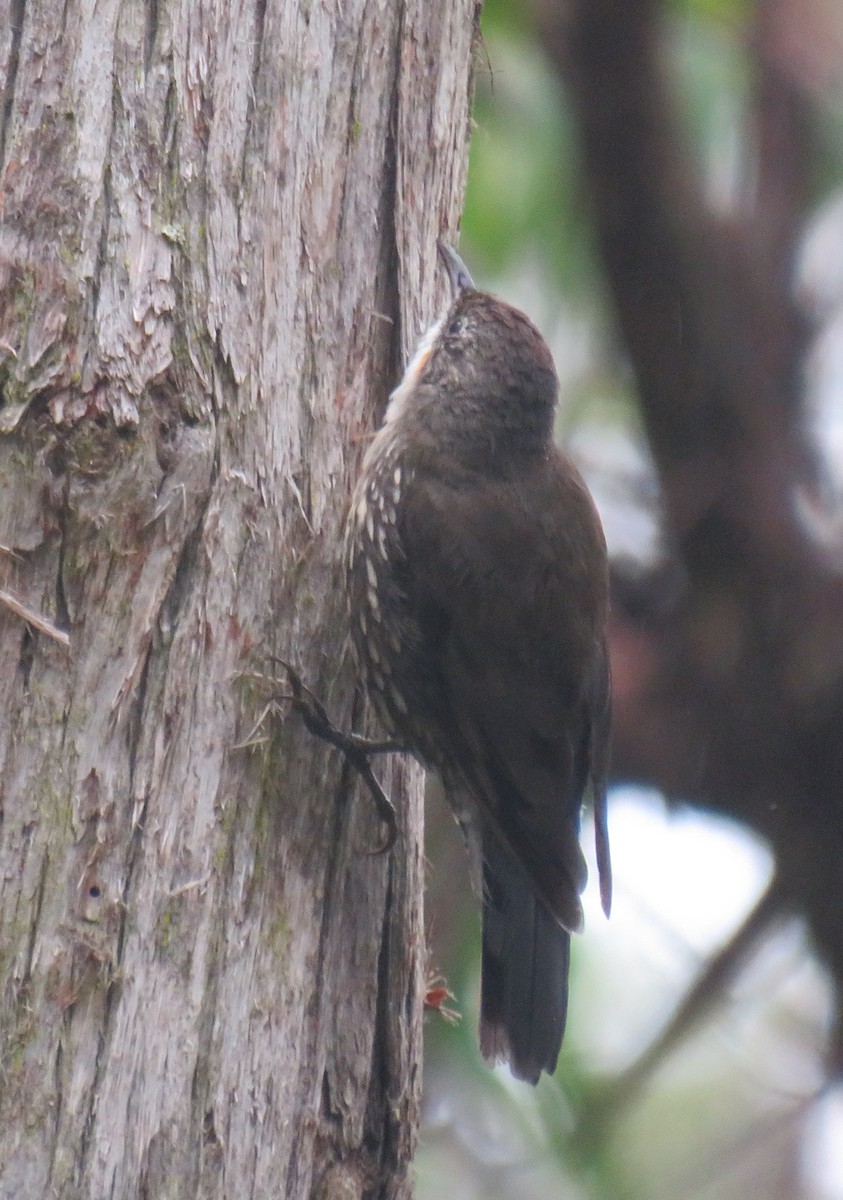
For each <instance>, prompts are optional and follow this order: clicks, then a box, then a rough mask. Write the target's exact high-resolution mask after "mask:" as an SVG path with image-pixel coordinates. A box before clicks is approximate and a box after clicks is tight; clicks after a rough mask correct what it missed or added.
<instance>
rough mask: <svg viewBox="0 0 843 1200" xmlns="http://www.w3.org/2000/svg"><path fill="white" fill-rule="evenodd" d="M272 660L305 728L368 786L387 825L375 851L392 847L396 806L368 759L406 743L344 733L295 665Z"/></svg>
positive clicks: (395, 834) (394, 751) (397, 750)
mask: <svg viewBox="0 0 843 1200" xmlns="http://www.w3.org/2000/svg"><path fill="white" fill-rule="evenodd" d="M273 661H274V662H277V663H278V664H279V666H281V667H283V668H284V670H285V672H286V674H287V679H288V681H289V684H290V689H291V692H292V694H291V696H290V697H289V700H290V703H291V704H292V706H293V708H295V709H296V711H297V712H298V713H299V714H300V716H301V719H302V720H303V721H304V724H305V728H306V729H307V730H308V731H309V732H310V733H312V734H313V735H314V736H315V737H318V738H321V739H322V740H323V741H325V742H328V743H329V745H331V746H335V747H336V748H337V750H339V751H341V753H342V754H344V755H345V758H346V761H347V762H349V763H350V764H351V766H352V767H354V769H355V770H356V771H357V773H358V774H359V775H360V777H361V778H362V780H363V782H364V783H365V784H366V787H367V788H368V789H369V792H370V793H371V796H372V799H373V800H374V802H375V808H376V809H377V813H378V816H379V817H380V819H381V821H382V822H383V824H384V825H385V826H386V837H385V838H384V840H383V842H382V843H381V844H380V845H379V846H378V847H377V848H376V849H375V851H374V853H375V854H384V853H386V851H387V850H391V849H392V847H393V846H394V845H395V840H396V838H397V837H398V824H397V821H396V818H395V808H394V806H393V804H392V801H391V800H390V799H389V797H388V796H387V795H386V793H385V792H384V790H383V788H382V787H381V785H380V784H379V783H378V781H377V779H376V778H375V775H374V772H373V771H372V764H371V762H370V761H369V760H370V759H371V757H372V755H373V754H400V753H403V752H404V751H406V747H405V746H403V745H402V744H401V743H400V742H396V741H391V740H384V741H378V740H375V739H372V738H365V737H361V735H360V734H359V733H343V731H342V730H341V729H337V727H336V725H335V724H334V723H333V721H332V720H331V718H330V717H329V716H328V714H327V712H326V711H325V705H324V704H323V703H322V701H321V700H320V699H319V697H318V696H315V695H314V694H313V692H312V691H311V690H310V688H309V687H308V686H307V685H306V684H305V683H303V682H302V679H301V676H300V675H299V673H298V672H297V671H296V670H295V668H294V667H292V666H290V664H289V663H288V662H285V661H284V659H282V658H277V659H273Z"/></svg>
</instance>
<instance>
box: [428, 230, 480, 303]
mask: <svg viewBox="0 0 843 1200" xmlns="http://www.w3.org/2000/svg"><path fill="white" fill-rule="evenodd" d="M436 248H437V250H438V251H439V257H440V258H441V259H442V262H443V263H444V264H445V270H446V271H447V272H448V278H449V279H450V281H451V288H452V290H453V293H454V295H455V296H456V295H457V294H458V293H459V292H461V291H462V290H463V288H473V287H474V280H473V279H472V278H471V276H470V275H469V273H468V267H467V266H466V265H465V263H464V262H463V260H462V259H461V258H460V256H459V255H458V254H457V252H456V250H454V249H453V247H452V246H449V245H448V243H447V242H442V241H439V242H437V243H436Z"/></svg>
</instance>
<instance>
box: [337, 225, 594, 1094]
mask: <svg viewBox="0 0 843 1200" xmlns="http://www.w3.org/2000/svg"><path fill="white" fill-rule="evenodd" d="M438 249H439V253H440V256H441V258H442V260H443V263H444V266H445V269H446V271H447V275H448V278H449V281H450V285H451V291H452V300H451V303H450V305H449V307H448V309H447V311H446V312H445V313H444V315H443V316H442V317H441V318H440V319H439V320H438V321H437V322H436V323H435V324H434V325H433V326H432V328H431V329H430V330H429V331H428V332H427V333H426V334H425V335H424V337H423V338H422V339H421V341H420V343H419V346H418V349H417V350H416V353H415V355H414V356H413V358H412V360H411V362H410V364H409V366H408V367H407V369H406V372H405V374H404V376H403V378H402V379H401V381H400V383H399V384H398V386H397V387H396V388H395V390H394V391H393V392H392V394H391V397H390V399H389V402H388V406H387V409H386V413H385V417H384V420H383V423H382V425H381V427H380V429H379V430H378V432H377V433H376V434H375V436H374V437H373V439H372V441H371V443H370V445H369V447H368V450H367V452H366V453H365V456H364V460H363V464H362V469H361V473H360V476H359V479H358V481H357V484H356V486H355V488H354V491H353V494H352V498H351V504H350V509H349V515H348V519H347V523H346V538H345V567H346V591H347V598H348V607H349V619H350V624H351V641H352V645H353V649H354V655H355V658H356V661H357V665H358V669H359V672H360V675H361V680H362V683H363V686H364V690H365V692H366V693H367V695H368V696H369V698H370V699H371V701H372V703H373V705H374V708H375V710H376V713H377V714H378V716H379V717H380V720H381V721H382V723H383V725H384V726H385V728H386V729H387V730H388V732H389V734H390V736H391V737H392V738H394V739H395V740H396V742H398V743H400V745H401V746H403V747H404V748H406V749H407V750H409V751H410V752H411V753H412V754H413V755H415V757H416V758H417V759H418V760H419V761H420V763H421V764H422V765H423V766H424V767H425V768H426V769H428V770H430V771H433V772H435V773H436V774H438V775H439V777H440V778H441V781H442V784H443V786H444V790H445V793H446V796H447V798H448V800H449V802H450V804H451V807H452V809H453V811H454V814H455V816H456V818H457V820H458V822H459V823H460V825H461V826H462V829H463V832H464V834H465V837H466V841H467V844H468V849H469V864H470V865H469V870H470V871H471V874H472V878H473V880H474V882H475V887H476V890H477V891H478V892H479V893H480V896H481V898H482V910H483V918H482V952H481V983H480V1029H479V1039H480V1048H481V1051H482V1053H483V1055H484V1057H485V1059H486V1060H487V1061H488V1062H490V1063H495V1062H498V1061H503V1062H506V1063H508V1065H509V1067H510V1070H511V1071H512V1073H513V1075H514V1076H515V1077H516V1078H518V1079H522V1080H526V1081H527V1082H530V1083H533V1084H535V1083H537V1082H538V1080H539V1078H540V1076H541V1073H542V1072H543V1071H544V1072H547V1073H548V1074H552V1073H553V1072H554V1071H555V1069H556V1066H557V1060H558V1056H559V1051H560V1047H561V1044H562V1038H563V1034H564V1030H565V1022H566V1015H567V1007H568V972H569V956H570V935H571V934H572V933H574V932H579V931H580V930H581V929H582V925H583V912H582V905H581V900H580V896H581V893H582V891H583V889H584V887H585V883H586V876H587V871H586V864H585V860H584V857H583V853H582V850H581V847H580V841H579V833H580V816H581V809H582V804H583V800H584V797H585V796H586V794H587V793H590V797H591V802H592V805H593V811H594V825H595V831H596V845H597V855H596V857H597V865H598V872H599V879H600V894H601V899H602V903H603V908H604V910H605V912H606V914H607V916H608V913H609V908H610V904H611V865H610V858H609V842H608V831H607V819H606V778H607V771H608V760H609V741H610V726H611V680H610V667H609V658H608V653H607V643H606V624H607V618H608V603H609V601H608V563H607V551H606V542H605V537H604V534H603V529H602V525H601V522H600V518H599V516H598V513H597V509H596V506H595V504H594V501H593V499H592V497H591V495H590V493H589V491H588V489H587V487H586V485H585V483H584V481H583V479H582V477H581V475H580V474H579V472H578V470H577V469H576V467H575V466H574V464H573V463H572V461H571V460H570V459H569V458H568V457H567V456H566V455H565V454H563V452H562V451H561V450H560V449H559V448H558V447H557V446H556V444H555V442H554V437H553V425H554V414H555V410H556V407H557V401H558V393H559V384H558V378H557V373H556V369H555V366H554V362H553V358H552V355H551V352H550V349H549V348H548V346H547V343H546V342H545V340H544V338H543V337H542V336H541V334H540V333H539V331H538V329H537V328H536V327H535V325H534V324H533V323H532V322H531V321H530V319H529V318H528V317H527V316H526V315H525V314H524V313H523V312H521V311H519V310H518V309H517V308H514V307H512V306H511V305H509V304H507V303H505V302H504V301H502V300H499V299H497V298H495V297H493V296H492V295H490V294H488V293H486V292H484V291H481V290H479V289H477V288H475V286H474V283H473V281H472V278H471V276H470V274H469V272H468V269H467V268H466V266H465V264H464V263H463V261H462V259H461V258H460V257H459V255H458V254H457V253H456V251H455V250H454V249H453V248H452V247H451V246H449V245H448V244H446V243H445V242H439V243H438Z"/></svg>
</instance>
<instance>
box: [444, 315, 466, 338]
mask: <svg viewBox="0 0 843 1200" xmlns="http://www.w3.org/2000/svg"><path fill="white" fill-rule="evenodd" d="M467 324H468V321H467V320H466V319H465V317H454V319H453V321H452V322H451V324H450V325H449V326H448V336H449V337H459V336H460V334H461V333H462V332H463V330H464V329H465V327H466V325H467Z"/></svg>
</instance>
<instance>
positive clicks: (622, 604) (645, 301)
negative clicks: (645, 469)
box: [538, 0, 843, 1070]
mask: <svg viewBox="0 0 843 1200" xmlns="http://www.w3.org/2000/svg"><path fill="white" fill-rule="evenodd" d="M562 10H563V6H562V5H558V4H556V3H554V2H553V0H544V2H543V3H539V5H538V11H539V16H540V20H541V27H542V33H543V38H544V42H545V45H546V47H547V50H548V52H549V53H550V55H551V57H552V59H553V61H554V62H555V63H556V65H557V66H558V69H559V71H560V74H561V75H562V77H563V78H564V79H565V81H566V83H567V84H568V86H569V88H570V96H571V99H572V103H573V106H574V110H575V113H576V119H577V122H578V126H579V129H580V133H581V144H582V152H583V164H584V174H585V178H586V180H587V183H588V188H589V194H590V198H591V202H592V205H593V210H594V218H595V224H596V227H597V233H598V238H599V244H600V249H601V252H602V255H603V260H604V263H605V267H606V273H607V277H608V280H609V283H610V287H611V293H612V296H613V299H614V302H615V307H616V312H617V317H618V324H619V327H620V330H621V332H622V334H623V338H624V341H625V344H626V347H627V349H628V352H629V356H630V361H631V364H632V366H633V369H634V371H635V375H636V380H637V385H638V396H639V402H640V408H641V415H642V419H643V423H644V427H645V429H646V433H647V437H648V440H649V444H650V448H651V451H652V455H653V460H654V463H655V466H656V470H657V472H658V478H659V485H660V489H661V498H662V515H663V520H664V530H665V557H664V560H663V561H662V562H661V563H659V564H658V565H657V566H656V568H655V569H652V570H649V569H648V570H643V571H642V570H641V569H638V570H634V571H632V572H630V571H629V569H628V564H627V566H626V567H624V565H623V564H618V568H617V570H616V578H615V583H616V589H615V597H614V621H613V630H612V659H613V674H614V677H615V684H616V687H615V714H616V720H615V743H614V767H613V770H614V773H615V775H616V777H617V778H619V779H626V780H630V779H631V780H637V781H640V782H643V783H647V784H651V785H655V786H657V787H659V788H661V789H662V790H663V791H664V792H665V794H667V795H668V796H670V797H672V798H675V799H678V800H682V801H686V802H690V803H692V804H695V805H699V806H700V807H703V808H708V809H713V810H716V811H719V812H722V813H725V814H727V815H729V816H732V817H735V818H737V819H738V820H741V821H744V822H746V823H747V824H749V825H750V826H752V827H753V828H755V829H756V830H758V831H759V832H760V833H761V834H762V835H763V836H764V837H765V838H766V839H768V841H769V842H770V844H771V845H772V847H773V850H774V852H775V855H776V862H777V869H778V873H779V876H780V887H779V888H778V889H777V891H778V894H779V895H780V896H781V897H783V898H784V902H785V903H786V904H787V905H789V906H790V907H792V908H793V909H795V910H798V911H801V912H802V913H803V914H804V915H805V916H806V918H807V920H808V922H809V926H810V928H811V931H812V933H813V936H814V938H815V941H816V945H817V947H818V948H819V950H820V952H821V954H822V955H823V956H824V958H825V959H826V961H827V963H828V964H829V966H830V967H831V970H832V972H833V975H834V978H835V980H836V981H837V984H838V995H843V922H841V921H840V904H839V897H840V894H841V889H843V751H842V750H841V747H843V740H841V736H840V729H841V714H842V713H843V583H842V582H841V574H840V557H839V544H834V542H836V541H837V540H838V539H834V542H832V541H829V540H828V539H826V540H825V542H824V540H823V539H822V538H820V537H818V536H817V530H818V529H819V528H820V527H821V526H822V525H823V524H825V525H827V526H828V525H831V524H833V521H834V520H837V519H838V518H836V517H835V516H834V514H833V513H831V514H830V513H829V512H824V511H823V506H822V501H821V499H820V497H821V495H822V489H821V487H820V486H819V480H818V475H819V472H818V470H817V463H816V461H815V457H814V452H813V448H812V446H811V443H810V439H809V436H808V432H807V416H806V404H805V376H804V371H803V367H804V355H805V351H806V346H807V342H808V334H809V330H808V327H807V323H806V321H805V319H804V317H803V315H802V313H801V312H800V311H799V309H798V306H797V305H796V303H795V301H794V297H793V291H792V287H791V283H790V280H791V273H792V268H793V263H794V259H795V255H796V248H797V238H798V236H799V232H800V230H801V229H802V227H803V224H804V219H805V216H806V196H807V191H808V187H807V184H808V180H809V175H810V165H811V163H812V161H813V157H812V146H811V136H810V135H811V110H810V104H809V101H808V95H807V93H806V91H805V90H804V88H803V87H801V86H800V85H799V82H798V79H797V77H796V73H795V72H794V71H792V70H791V69H789V63H788V53H789V52H792V51H793V50H794V46H790V47H788V45H787V43H786V40H785V34H786V33H787V31H788V30H789V31H790V34H791V35H792V34H794V32H795V31H796V30H799V38H798V39H797V40H798V42H799V45H800V46H801V47H802V49H803V50H805V49H806V46H807V43H808V42H809V41H810V39H811V37H812V35H813V38H814V40H815V43H816V46H817V47H820V46H822V45H823V30H822V25H821V21H820V20H819V15H818V11H814V10H812V11H811V13H810V21H811V22H813V23H814V24H813V25H812V26H809V25H805V23H804V21H803V18H805V14H804V12H803V9H802V8H801V7H800V6H799V5H798V4H796V3H793V2H792V0H758V3H757V4H756V6H755V8H754V11H753V22H752V25H751V37H750V44H751V53H752V62H753V68H754V69H753V79H754V94H753V98H752V103H751V104H750V106H749V113H748V129H747V140H748V143H749V145H750V146H751V147H752V152H753V154H754V157H755V172H754V188H753V189H752V190H749V189H748V190H747V194H746V196H745V199H744V202H743V204H742V206H741V208H740V209H739V210H737V211H735V212H733V213H730V214H729V216H728V217H724V216H722V215H718V214H716V213H715V212H713V211H712V209H711V208H710V206H709V205H708V204H707V203H706V199H705V194H704V189H703V187H702V185H701V182H700V179H699V178H698V173H697V171H696V169H695V165H694V163H693V162H692V161H691V158H690V156H689V155H688V153H687V143H686V141H685V140H684V139H683V138H682V136H681V133H680V131H679V122H678V117H677V105H676V100H675V96H674V94H673V91H672V89H671V87H670V86H669V83H668V80H667V77H666V72H665V70H664V64H663V62H662V58H661V44H662V35H663V20H664V18H665V13H666V9H665V6H663V5H662V4H660V3H659V2H658V0H575V2H574V3H573V4H570V5H565V6H564V13H563V11H562ZM829 15H830V14H829ZM805 19H806V20H807V18H805ZM827 40H828V42H830V43H831V44H836V43H834V41H833V38H832V37H831V36H828V39H827ZM701 902H702V900H701ZM841 1030H843V1024H841V1021H840V1020H838V1031H837V1045H836V1049H834V1050H833V1054H832V1061H833V1064H834V1066H835V1067H836V1068H837V1069H838V1070H839V1069H841V1068H843V1049H841V1047H843V1034H841Z"/></svg>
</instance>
